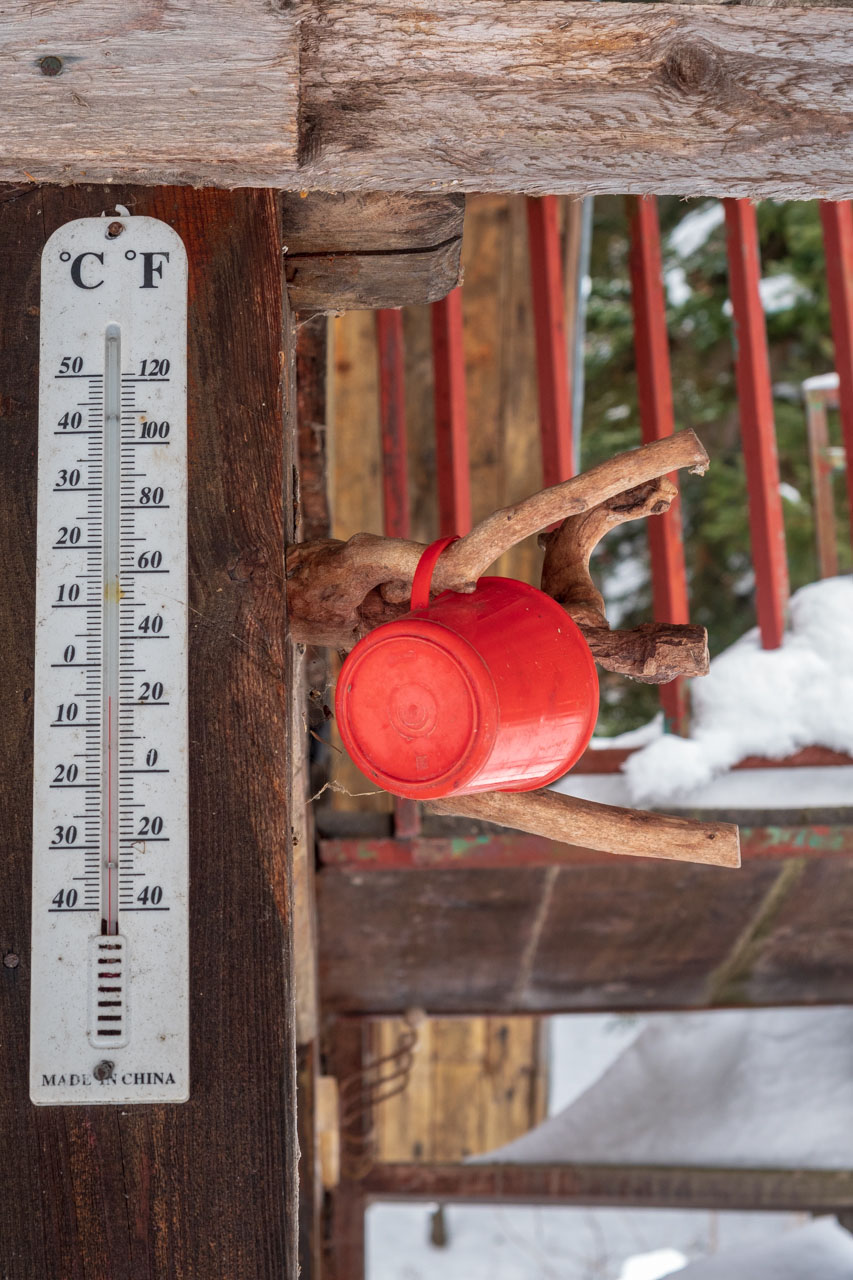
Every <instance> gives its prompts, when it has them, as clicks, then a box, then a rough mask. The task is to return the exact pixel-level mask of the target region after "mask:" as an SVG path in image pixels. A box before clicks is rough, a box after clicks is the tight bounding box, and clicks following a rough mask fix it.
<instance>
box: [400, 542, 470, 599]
mask: <svg viewBox="0 0 853 1280" xmlns="http://www.w3.org/2000/svg"><path fill="white" fill-rule="evenodd" d="M458 541H459V534H458V533H452V534H451V535H450V536H449V537H447V538H438V539H437V540H436V541H435V542H432V543H430V545H429V546H428V547H427V549H426V551H424V553H423V555H422V556H421V558H420V560H419V561H418V567H417V569H416V570H415V576H414V578H413V579H412V610H413V611H414V610H415V609H426V608H428V606H429V589H430V587H431V586H432V575H433V573H434V572H435V566H436V565H437V563H438V557H439V556H440V555H441V553H442V551H443V550H444V548H445V547H449V546H450V544H451V542H458Z"/></svg>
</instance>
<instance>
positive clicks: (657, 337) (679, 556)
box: [627, 196, 690, 734]
mask: <svg viewBox="0 0 853 1280" xmlns="http://www.w3.org/2000/svg"><path fill="white" fill-rule="evenodd" d="M627 203H628V226H629V234H630V252H629V263H630V270H631V305H632V309H633V313H634V350H635V356H636V365H637V400H638V404H639V410H640V429H641V431H642V437H643V443H644V444H648V443H649V442H650V441H651V440H660V439H662V438H663V437H664V436H671V435H672V433H673V431H674V430H675V416H674V413H673V408H672V372H671V370H670V364H669V336H668V334H667V329H666V300H665V298H664V291H663V263H662V260H661V247H660V226H659V223H658V210H657V201H656V199H655V197H654V196H642V197H640V198H635V197H633V196H632V197H629V199H628V202H627ZM667 478H668V479H669V480H670V481H671V482H672V484H674V485H675V487H676V489H677V488H678V475H677V473H672V474H671V475H669V476H668V477H667ZM647 526H648V538H649V553H650V558H651V568H652V608H653V611H654V618H655V621H656V622H677V623H686V622H689V621H690V611H689V607H688V603H687V572H686V570H685V567H684V539H683V535H682V527H681V498H680V497H679V496H677V497H676V498H675V501H674V502H673V503H672V505H671V506H670V508H669V510H668V511H665V512H664V513H663V514H662V515H660V516H655V517H654V519H650V520H648V521H647ZM660 700H661V706H662V707H663V711H664V717H665V720H666V723H667V727H668V728H669V730H670V731H671V732H674V733H684V734H686V733H687V726H688V719H689V711H690V708H689V700H688V691H687V681H686V680H685V679H683V678H679V679H677V680H673V681H671V682H670V683H669V684H666V685H662V686H661V689H660Z"/></svg>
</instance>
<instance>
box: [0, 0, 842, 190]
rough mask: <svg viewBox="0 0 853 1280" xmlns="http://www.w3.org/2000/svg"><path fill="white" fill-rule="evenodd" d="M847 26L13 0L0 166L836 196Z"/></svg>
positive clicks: (222, 181)
mask: <svg viewBox="0 0 853 1280" xmlns="http://www.w3.org/2000/svg"><path fill="white" fill-rule="evenodd" d="M850 31H851V15H850V14H849V12H848V11H847V9H846V8H844V7H840V8H821V9H812V8H810V7H802V6H797V7H794V6H788V7H784V8H776V7H774V10H773V19H772V22H771V21H768V20H767V17H766V15H765V14H764V13H763V12H761V11H759V12H754V11H753V8H752V7H751V6H748V5H743V6H735V7H726V6H721V5H718V4H711V5H702V4H699V5H694V4H654V5H650V4H619V3H608V2H607V0H605V2H604V3H600V4H598V3H589V2H588V0H580V2H576V0H522V2H521V3H517V4H513V5H506V4H504V3H503V0H468V3H466V4H462V3H460V0H414V2H413V3H412V4H409V5H406V6H397V5H393V4H389V3H388V2H387V0H344V2H343V3H336V4H334V5H331V4H327V3H325V2H317V3H314V4H308V5H305V6H296V5H292V4H290V3H287V2H285V3H279V4H276V5H270V4H267V3H266V0H214V3H213V4H212V5H207V6H205V7H204V8H202V9H200V8H199V7H198V6H192V5H189V4H186V3H182V2H179V0H170V2H169V3H167V4H165V5H163V6H159V7H156V6H154V5H153V4H148V3H144V2H143V0H139V3H137V5H136V6H135V7H134V6H131V7H130V8H128V6H127V5H122V4H120V3H119V0H78V3H76V4H75V5H74V6H73V7H68V6H55V5H54V6H49V7H47V8H45V7H39V6H33V5H31V4H30V3H29V2H28V0H14V3H13V4H12V5H7V6H6V9H5V10H4V14H3V18H2V20H0V49H2V55H0V86H2V88H0V112H2V116H3V119H4V124H5V128H4V131H3V136H2V139H0V180H5V181H11V182H24V181H28V180H31V179H32V180H36V181H56V182H74V181H80V180H81V179H84V178H86V179H90V180H91V179H97V180H103V181H116V180H129V179H132V178H135V179H136V180H140V179H141V180H143V181H148V182H162V181H165V180H171V181H182V182H187V183H194V184H199V185H209V184H217V185H222V186H240V185H245V184H253V185H268V186H276V187H282V188H286V189H289V190H294V191H299V190H318V191H423V192H429V193H431V194H436V193H438V192H441V191H508V190H509V191H519V190H521V191H526V192H529V193H531V194H552V193H559V192H566V193H571V194H575V195H583V194H587V193H596V192H626V193H632V194H645V193H646V192H647V191H649V190H653V191H656V192H658V193H661V194H664V193H668V192H671V193H675V194H678V195H719V196H722V195H736V196H753V197H758V196H775V197H787V198H800V197H810V196H811V197H814V196H823V197H826V198H830V199H841V198H847V197H849V196H851V195H853V177H851V174H853V164H851V157H853V143H851V140H850V139H851V121H853V75H851V69H852V68H853V41H851V39H850ZM54 71H58V72H59V74H52V72H54ZM806 84H807V85H808V90H807V92H806V91H805V90H804V88H803V86H804V85H806Z"/></svg>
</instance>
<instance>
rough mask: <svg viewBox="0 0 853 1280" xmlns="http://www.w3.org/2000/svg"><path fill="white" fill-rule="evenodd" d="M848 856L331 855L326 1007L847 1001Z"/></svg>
mask: <svg viewBox="0 0 853 1280" xmlns="http://www.w3.org/2000/svg"><path fill="white" fill-rule="evenodd" d="M851 865H853V863H851V859H850V858H833V859H831V860H826V861H809V862H807V860H806V859H805V858H788V859H779V860H771V859H769V858H768V859H760V860H758V861H755V862H749V863H745V864H744V866H743V867H742V868H741V870H740V871H738V872H737V874H732V873H731V872H730V871H727V870H725V869H723V868H718V867H698V866H688V865H685V864H678V863H672V862H670V863H660V862H658V863H655V862H647V861H643V860H634V859H631V860H624V861H623V860H616V859H614V860H613V861H612V862H611V863H610V865H609V866H589V867H580V866H579V867H548V868H545V867H540V868H535V869H534V868H527V869H521V868H516V869H509V868H506V867H503V868H501V869H500V870H495V871H493V870H488V869H477V870H471V869H465V870H462V869H454V870H426V869H421V870H418V871H417V872H414V873H413V872H411V871H370V872H362V871H359V870H358V869H352V870H346V871H344V870H339V869H333V868H324V869H323V871H322V872H321V873H320V875H319V876H318V898H319V908H320V912H319V920H320V984H321V995H322V999H323V1002H324V1007H325V1008H326V1010H327V1011H328V1012H337V1013H340V1014H348V1015H349V1014H355V1013H358V1014H376V1015H392V1014H394V1015H401V1014H403V1013H405V1011H406V1010H407V1009H408V1008H410V1007H412V1006H413V1005H416V1006H420V1007H421V1008H423V1009H425V1010H426V1011H427V1012H428V1013H430V1014H433V1015H435V1016H436V1017H439V1016H449V1015H457V1014H473V1013H477V1014H490V1015H500V1014H509V1013H537V1012H538V1013H582V1012H590V1011H599V1012H618V1011H627V1010H651V1009H704V1008H712V1007H720V1006H727V1005H754V1006H759V1007H763V1006H772V1005H789V1004H790V1005H810V1004H851V1003H853V964H851V961H850V956H851V927H850V921H851V919H853V915H851V910H852V909H853V877H851Z"/></svg>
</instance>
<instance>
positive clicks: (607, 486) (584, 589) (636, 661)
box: [287, 431, 708, 681]
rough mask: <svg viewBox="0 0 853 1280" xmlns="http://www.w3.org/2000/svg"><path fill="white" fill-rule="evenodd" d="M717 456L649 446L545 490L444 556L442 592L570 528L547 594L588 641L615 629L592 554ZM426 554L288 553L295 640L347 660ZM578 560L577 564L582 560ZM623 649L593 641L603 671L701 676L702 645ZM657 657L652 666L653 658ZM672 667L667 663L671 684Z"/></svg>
mask: <svg viewBox="0 0 853 1280" xmlns="http://www.w3.org/2000/svg"><path fill="white" fill-rule="evenodd" d="M707 466H708V455H707V453H706V452H705V450H704V448H703V447H702V445H701V443H700V442H699V440H698V439H697V437H696V436H695V435H694V433H693V432H692V431H681V432H679V433H678V434H677V435H674V436H669V437H667V438H666V439H665V440H657V441H655V442H654V443H653V444H648V445H644V446H643V447H642V448H640V449H634V450H631V451H629V452H627V453H622V454H619V455H617V456H616V457H615V458H610V459H608V460H607V461H606V462H602V463H601V464H600V465H599V466H597V467H593V468H592V470H591V471H587V472H585V473H584V474H583V475H580V476H574V477H573V478H572V479H571V480H566V481H564V482H563V483H562V484H558V485H554V486H553V487H552V488H550V489H544V490H543V491H542V492H541V493H537V494H534V495H533V496H532V497H530V498H526V499H524V501H522V502H518V503H515V504H513V505H512V506H510V507H505V508H503V510H501V511H496V512H494V513H493V514H492V515H490V516H488V517H487V518H486V519H485V520H483V521H482V522H481V523H480V524H478V525H477V526H476V527H475V528H474V529H472V530H471V532H470V533H469V534H467V535H466V536H465V537H464V538H461V539H460V540H459V541H458V542H455V543H453V545H452V546H450V547H448V548H447V550H446V551H445V552H444V553H443V555H442V556H441V558H440V560H439V561H438V564H437V565H436V569H435V574H434V576H433V591H434V592H440V591H446V590H453V591H465V592H467V591H473V589H474V587H475V586H476V583H477V579H478V578H479V577H481V575H482V574H483V573H485V571H486V570H487V569H488V568H489V566H490V565H492V564H493V563H494V562H495V560H497V559H498V558H499V557H500V556H501V555H503V553H504V552H505V551H508V550H509V549H510V548H511V547H513V546H514V545H515V544H516V543H517V542H520V541H522V539H524V538H526V537H528V536H530V535H531V534H533V533H536V532H538V531H539V530H541V529H546V528H548V527H550V526H551V525H554V524H557V523H559V522H564V523H563V524H562V527H561V529H560V530H558V532H557V533H556V534H554V535H549V539H550V540H549V544H548V551H547V553H546V568H545V573H544V576H543V590H545V591H546V592H548V593H549V594H553V595H554V596H555V598H556V599H558V600H560V602H561V603H563V604H565V607H566V609H567V612H569V613H570V614H571V615H572V616H573V617H575V618H576V620H577V621H578V623H579V625H581V626H582V628H583V629H584V630H585V631H586V628H587V627H589V626H592V627H595V628H598V629H599V630H601V629H606V628H607V620H606V618H605V617H604V611H603V605H602V603H601V597H600V596H599V595H598V593H597V592H596V591H595V588H594V587H593V586H592V582H591V579H590V577H589V567H588V566H589V553H590V551H591V550H592V548H593V546H594V545H595V543H596V542H597V541H598V540H599V538H600V537H601V536H602V535H603V534H604V533H605V532H606V531H607V529H609V528H612V527H613V526H614V525H615V524H619V523H621V522H622V521H623V520H628V519H635V518H636V517H637V516H640V515H646V514H652V513H654V512H656V511H661V510H665V509H666V507H667V506H668V505H669V503H670V501H671V500H672V495H673V493H674V489H673V486H671V485H670V483H669V481H667V480H665V479H664V478H663V477H665V476H666V474H667V473H668V472H671V471H676V470H678V469H679V468H681V467H687V468H689V469H690V470H691V471H695V472H699V473H702V472H704V471H705V469H706V468H707ZM423 550H424V547H423V545H422V544H421V543H418V542H411V541H408V540H405V539H401V538H382V537H377V536H376V535H373V534H366V533H359V534H356V535H355V536H354V537H352V538H350V539H349V541H348V542H338V541H333V540H325V541H317V542H306V543H301V544H299V545H298V546H295V547H291V548H290V549H289V550H288V553H287V577H288V615H289V621H290V627H291V631H292V634H293V636H294V638H295V639H297V640H301V641H304V642H306V643H312V644H328V645H331V646H333V647H335V648H338V649H340V650H342V651H346V650H348V649H351V648H352V646H353V645H354V644H355V643H356V641H357V640H359V639H360V638H361V636H362V635H365V634H366V633H367V632H368V631H370V630H372V629H373V628H374V627H376V626H378V625H380V623H382V622H387V621H390V620H391V619H393V618H395V617H399V616H400V615H401V614H402V613H405V612H406V610H407V608H408V602H409V597H410V595H411V589H412V579H413V577H414V573H415V569H416V568H417V564H418V561H419V559H420V557H421V554H422V552H423ZM573 558H574V559H573ZM610 634H612V635H614V636H621V637H622V640H621V641H617V642H615V643H614V642H613V641H610V640H608V641H605V640H604V637H603V636H601V635H599V636H593V637H591V639H590V643H591V647H593V651H594V652H595V653H596V654H597V656H598V655H599V654H600V655H601V656H600V658H599V660H600V661H601V662H602V665H604V666H608V667H609V668H610V669H613V670H617V671H621V672H623V673H625V674H629V675H635V676H636V675H637V673H638V672H639V671H643V672H644V673H645V674H644V675H642V676H640V677H639V678H642V679H646V680H649V681H654V680H655V678H656V677H655V674H654V670H653V668H654V666H655V661H656V655H657V656H661V657H665V656H666V655H669V658H672V657H674V656H675V655H676V653H677V657H678V660H679V661H685V662H686V663H687V665H686V666H684V667H682V668H680V669H679V674H688V675H695V674H701V673H702V672H703V671H704V670H706V669H707V666H706V665H705V666H702V663H701V654H700V653H699V649H701V645H699V646H698V648H697V643H696V638H695V635H694V637H693V640H692V641H691V642H690V643H689V644H687V645H684V644H679V645H677V646H675V648H674V649H672V650H671V646H670V643H669V639H668V637H667V636H661V637H660V638H659V640H658V642H657V643H655V644H653V645H651V646H650V637H649V636H648V635H644V636H643V637H642V640H641V642H640V650H641V653H640V656H639V657H638V656H637V654H636V653H635V652H634V648H635V646H634V642H633V641H632V640H631V639H630V637H632V636H633V635H634V633H633V632H614V633H610ZM650 653H651V654H652V661H651V662H650V660H649V654H650ZM672 666H673V662H672V661H671V660H668V661H665V662H663V665H662V669H665V671H666V674H665V675H664V676H662V677H661V678H662V679H665V680H669V679H672V675H671V674H669V672H670V671H671V669H672Z"/></svg>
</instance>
